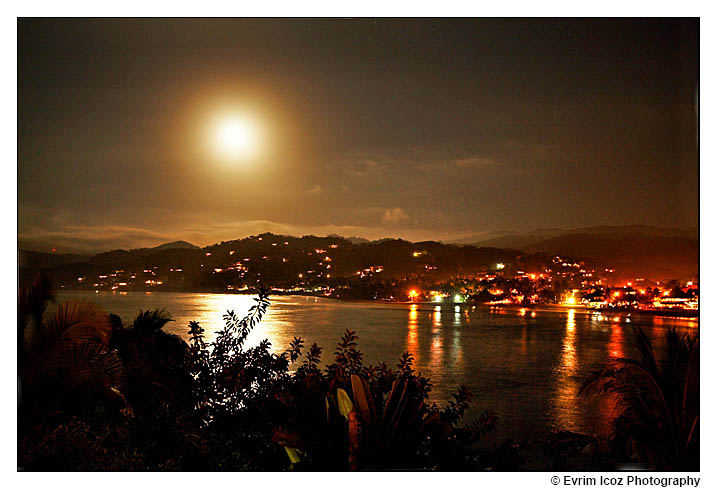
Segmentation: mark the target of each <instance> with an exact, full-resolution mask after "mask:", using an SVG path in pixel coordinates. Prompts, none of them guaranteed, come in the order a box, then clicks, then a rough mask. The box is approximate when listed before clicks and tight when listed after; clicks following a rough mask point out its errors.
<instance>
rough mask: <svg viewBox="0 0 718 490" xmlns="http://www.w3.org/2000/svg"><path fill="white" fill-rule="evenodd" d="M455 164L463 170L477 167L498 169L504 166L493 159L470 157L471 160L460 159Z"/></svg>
mask: <svg viewBox="0 0 718 490" xmlns="http://www.w3.org/2000/svg"><path fill="white" fill-rule="evenodd" d="M454 163H455V164H456V166H457V167H462V168H475V167H497V166H500V165H502V164H501V163H500V162H497V161H496V160H493V159H491V158H485V157H469V158H459V159H458V160H455V161H454Z"/></svg>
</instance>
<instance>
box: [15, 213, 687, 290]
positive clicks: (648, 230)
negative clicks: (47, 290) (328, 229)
mask: <svg viewBox="0 0 718 490" xmlns="http://www.w3.org/2000/svg"><path fill="white" fill-rule="evenodd" d="M501 233H506V234H501ZM478 236H481V237H482V238H483V240H481V241H476V242H473V243H466V240H471V239H473V238H474V237H466V238H464V239H462V240H458V241H455V242H454V243H453V244H443V243H439V242H430V241H427V242H415V243H412V242H407V241H405V240H400V239H391V238H385V239H381V240H374V241H369V240H365V239H363V238H357V237H350V238H343V237H340V236H338V235H330V236H327V237H315V236H313V235H306V236H304V237H301V238H298V237H292V236H283V235H272V234H269V233H265V234H262V235H256V236H253V237H246V238H243V239H238V240H232V241H228V242H222V243H221V244H214V245H209V246H207V247H202V248H200V247H197V246H196V245H193V244H191V243H189V242H186V241H175V242H170V243H165V244H162V245H159V246H156V247H152V248H140V249H132V250H121V249H118V250H111V251H107V252H102V253H99V254H95V255H89V254H87V255H79V254H57V253H52V254H49V253H42V252H32V251H25V250H20V251H19V253H18V259H19V266H20V268H21V271H24V274H25V275H27V274H32V273H34V272H37V271H40V270H47V269H57V268H62V269H64V270H67V271H68V272H69V271H70V270H73V272H72V274H74V273H75V272H77V273H78V276H79V275H82V274H85V273H86V272H87V273H89V272H90V271H91V270H94V269H98V270H99V269H102V270H104V269H107V268H115V269H123V268H127V267H130V266H132V267H139V266H141V265H142V264H153V265H159V266H166V267H178V264H183V265H182V267H189V266H190V264H194V266H196V267H200V266H201V265H202V264H205V266H208V267H209V266H210V265H212V266H213V267H214V266H216V267H218V268H223V267H226V266H227V264H225V263H224V262H217V263H214V262H215V261H214V258H213V257H212V256H213V255H214V254H215V253H217V252H220V251H221V252H220V253H221V254H222V255H225V256H227V255H228V254H229V251H230V249H234V250H236V252H237V254H238V255H239V254H242V255H243V256H244V255H247V254H249V255H247V256H250V255H251V256H253V257H255V260H257V259H256V258H257V257H259V258H262V257H263V256H264V255H266V253H265V252H262V253H261V254H260V253H259V252H258V249H257V247H258V246H259V244H260V243H261V240H260V238H262V237H264V239H265V240H268V241H271V242H273V243H276V242H278V243H277V245H279V244H283V243H284V242H285V241H286V240H289V242H291V244H292V246H291V247H289V249H288V250H287V252H288V253H290V254H291V255H289V257H290V262H289V263H286V264H281V263H280V264H277V265H276V267H273V268H272V270H271V274H272V275H273V276H275V277H279V275H281V273H282V272H281V271H282V270H288V269H287V267H288V265H289V264H293V263H296V262H297V261H298V260H299V257H300V256H303V257H304V259H302V261H304V260H305V259H307V256H306V255H302V254H306V253H307V251H311V250H314V249H315V248H321V249H326V248H328V247H329V245H331V244H332V243H339V244H343V246H341V249H342V250H352V252H351V254H355V255H356V256H355V257H353V258H350V257H347V258H346V260H345V263H347V264H352V265H351V270H342V269H343V268H341V266H340V264H338V263H334V264H335V265H336V266H339V267H338V268H333V270H332V274H334V275H339V274H343V273H355V272H356V271H357V270H360V269H362V268H364V267H368V266H371V265H376V264H381V265H383V266H384V267H385V269H386V270H387V272H391V271H392V270H395V271H396V273H401V274H406V273H410V272H412V271H413V268H412V267H410V266H409V264H408V263H406V262H407V257H411V255H412V253H413V251H415V250H419V251H421V250H424V249H426V250H428V251H431V252H432V255H433V256H434V259H433V260H435V261H436V265H444V266H449V270H456V271H461V267H462V264H465V265H467V266H469V265H470V264H471V267H474V266H477V264H478V262H476V259H477V257H479V256H480V257H481V260H480V262H481V263H484V264H486V263H488V262H490V260H496V261H499V260H509V261H510V260H513V257H516V256H517V254H521V253H525V254H540V253H543V254H547V255H550V256H553V255H561V256H566V257H572V258H576V259H579V260H584V259H585V260H589V261H591V262H592V263H594V264H604V265H605V266H606V267H611V268H614V269H616V277H622V278H626V279H630V278H636V277H643V276H645V277H652V278H664V279H669V278H670V279H674V278H675V279H692V278H695V277H697V275H698V259H699V256H698V251H699V250H698V230H697V229H695V228H686V229H681V228H659V227H652V226H643V225H636V226H597V227H589V228H576V229H570V230H564V229H559V228H553V229H540V230H534V231H532V232H527V233H511V232H494V233H491V234H484V235H478ZM296 247H300V248H301V249H302V250H303V251H300V250H298V249H297V248H296ZM260 248H262V247H260ZM461 248H467V250H464V251H461V250H460V249H461ZM468 249H473V250H468ZM268 250H274V249H273V248H271V249H268ZM397 250H401V252H400V253H397ZM207 253H209V255H206V254H207ZM252 254H253V255H252ZM297 254H298V255H297ZM351 254H350V255H351ZM447 254H448V255H447ZM209 257H212V258H211V259H210V258H209ZM458 257H462V258H461V259H460V260H459V259H458ZM489 257H490V260H489ZM442 262H443V264H442ZM355 267H356V268H355ZM75 269H76V271H75ZM290 269H291V267H290ZM309 269H311V267H309ZM303 270H305V271H306V270H307V269H306V268H305V269H303ZM83 271H85V272H83ZM352 271H353V272H352ZM268 272H269V271H265V274H268ZM300 272H301V270H300V269H297V271H296V273H300ZM80 273H82V274H80Z"/></svg>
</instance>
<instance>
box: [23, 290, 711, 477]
mask: <svg viewBox="0 0 718 490" xmlns="http://www.w3.org/2000/svg"><path fill="white" fill-rule="evenodd" d="M51 302H54V295H53V293H52V290H51V288H50V285H49V283H48V282H47V281H46V280H45V279H43V278H42V277H38V278H37V279H36V281H35V282H34V284H33V285H32V286H31V287H29V288H27V289H21V290H20V291H19V296H18V346H17V347H18V467H19V468H21V469H23V470H199V471H202V470H270V471H272V470H287V469H294V470H335V471H336V470H355V469H359V470H361V469H364V470H367V469H369V470H372V469H373V470H381V469H394V470H397V469H411V470H423V469H435V470H489V469H497V470H522V469H543V470H549V469H583V470H586V469H612V468H615V467H616V466H620V464H621V462H632V463H639V464H643V465H646V467H651V468H660V469H697V468H698V446H699V438H698V433H699V424H698V341H697V339H693V338H688V337H687V336H683V337H680V336H678V335H677V334H676V333H675V332H673V331H671V332H669V334H668V338H667V340H668V342H667V344H666V352H665V353H662V354H661V355H658V354H657V353H655V352H654V351H653V349H652V346H651V344H650V342H648V341H647V340H646V339H645V337H639V339H640V342H641V344H640V346H639V350H640V352H641V354H642V359H641V360H640V361H632V360H627V359H619V360H615V362H614V363H612V364H611V365H610V366H606V368H605V369H603V370H602V371H599V372H597V373H596V374H595V375H594V376H593V377H592V378H591V379H589V380H588V381H587V383H586V385H585V390H586V391H587V392H595V393H602V394H604V395H605V394H607V395H610V396H613V397H615V398H616V400H617V401H618V402H619V403H618V406H619V407H620V410H619V413H618V416H617V417H616V419H615V422H614V429H615V434H614V435H613V437H612V438H611V440H610V441H599V440H597V439H596V438H594V437H590V436H583V435H579V434H570V433H561V434H553V435H551V436H548V437H547V438H545V439H544V440H542V441H532V442H530V443H527V442H521V443H518V442H515V441H506V442H504V443H503V444H498V445H496V444H494V445H493V446H491V447H490V449H486V447H487V445H486V444H484V445H479V444H477V443H478V442H479V441H480V439H481V438H482V437H484V436H485V435H487V434H489V433H491V432H492V431H493V430H494V428H495V427H496V424H497V423H498V417H497V415H496V414H494V413H493V412H491V411H486V412H484V413H482V414H481V415H480V416H479V417H478V418H477V419H476V420H472V421H469V422H466V421H464V420H463V418H464V414H465V413H466V410H467V408H468V407H469V405H470V403H471V402H472V394H471V393H470V392H469V390H468V389H467V387H465V386H461V387H460V388H459V390H458V392H457V393H456V394H455V395H453V399H452V400H450V401H448V403H446V404H444V405H442V406H439V405H437V404H435V403H429V401H428V397H429V392H430V390H431V384H430V382H429V380H428V379H427V378H425V377H423V376H422V375H421V374H420V373H417V372H415V371H414V369H413V366H412V361H413V358H412V356H411V355H410V354H409V353H405V354H404V355H403V356H402V357H401V359H399V362H398V364H397V365H396V366H389V365H387V364H385V363H381V364H379V365H375V366H372V365H365V364H364V363H363V361H362V353H361V351H360V350H359V349H358V346H357V336H356V335H355V333H354V332H351V331H347V332H346V333H345V335H344V336H343V337H342V339H341V340H340V342H339V344H338V345H337V347H336V350H335V351H334V352H333V353H332V356H331V360H330V361H328V362H325V363H324V364H325V367H323V368H322V367H320V365H321V364H322V357H321V356H322V349H321V348H320V347H318V346H317V345H316V344H312V345H311V346H309V347H308V348H306V347H305V345H304V343H303V341H302V340H301V339H298V338H295V339H294V341H293V342H292V343H291V345H290V346H289V348H288V349H287V350H286V351H284V352H282V353H281V354H276V353H273V352H272V351H271V350H270V344H269V342H267V341H264V342H262V343H260V344H259V345H258V346H255V347H247V346H245V345H244V342H245V339H246V338H247V335H248V334H249V332H250V331H251V329H252V328H253V327H254V326H255V325H256V324H257V322H259V321H260V320H261V318H262V316H263V314H264V313H265V311H266V309H267V307H268V305H269V301H268V298H267V295H266V293H264V292H262V293H260V294H259V296H258V298H257V302H256V304H255V305H254V306H253V307H252V309H251V310H250V312H249V313H248V315H247V316H246V317H244V318H239V317H237V316H236V315H235V314H234V313H233V312H231V311H230V312H227V314H226V315H225V317H224V319H225V324H226V325H225V328H224V329H223V330H222V331H221V332H220V333H219V335H218V336H217V337H216V340H215V341H214V342H212V343H211V344H208V343H207V342H206V341H205V338H204V336H203V330H202V328H201V326H200V325H199V324H197V323H196V322H191V323H190V324H189V327H188V328H189V334H190V337H191V339H190V342H189V343H186V342H184V341H183V340H181V339H180V338H179V337H177V336H175V335H171V334H168V333H166V332H164V331H163V330H162V327H163V326H164V325H165V324H166V323H167V322H168V321H171V319H170V318H169V316H168V315H167V314H166V313H165V312H164V311H162V310H155V311H145V312H141V313H140V314H139V315H138V316H137V317H136V318H135V319H134V321H133V322H132V323H131V324H130V325H125V324H123V322H122V320H121V319H120V318H118V317H117V316H115V315H107V314H105V313H104V312H103V311H102V310H101V309H100V308H99V307H97V306H96V305H94V304H92V303H88V302H82V301H71V302H64V303H61V304H60V305H58V306H57V308H52V309H48V308H47V307H48V305H49V304H50V303H51Z"/></svg>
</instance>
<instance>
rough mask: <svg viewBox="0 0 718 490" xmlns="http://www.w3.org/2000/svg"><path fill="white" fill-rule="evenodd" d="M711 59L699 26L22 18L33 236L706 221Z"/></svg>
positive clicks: (54, 240)
mask: <svg viewBox="0 0 718 490" xmlns="http://www.w3.org/2000/svg"><path fill="white" fill-rule="evenodd" d="M698 54H699V48H698V21H697V20H660V19H651V20H611V19H592V20H550V19H536V20H525V19H505V20H490V19H463V20H451V19H442V20H367V19H360V20H288V19H275V20H248V19H245V20H242V19H237V20H229V19H223V20H168V19H155V20H134V19H126V20H124V19H107V20H97V19H94V20H93V19H87V20H52V19H45V20H31V19H26V20H20V21H19V22H18V228H19V229H18V234H19V236H18V238H19V242H20V246H21V247H22V248H31V249H36V250H44V251H48V250H50V249H51V248H57V249H58V251H89V250H93V251H95V250H103V249H110V248H130V247H140V246H152V245H158V244H160V243H163V242H167V241H171V240H188V241H190V242H193V243H195V244H197V245H208V244H211V243H215V242H219V241H222V240H231V239H236V238H241V237H244V236H247V235H251V234H257V233H262V232H266V231H271V232H276V233H286V234H292V235H304V234H317V235H326V234H329V233H338V234H341V235H344V236H352V235H354V236H362V237H366V238H370V239H376V238H381V237H389V236H391V237H402V238H406V239H409V240H420V239H435V240H452V239H456V238H461V237H465V236H470V235H479V234H481V233H486V232H492V231H497V230H513V231H530V230H534V229H539V228H551V227H561V228H574V227H584V226H594V225H627V224H647V225H656V226H678V227H695V226H698V197H697V192H698V156H697V143H698V142H697V136H696V121H697V119H696V118H697V115H696V112H697V104H696V102H697V97H698V95H697V90H698V86H697V83H698ZM228 108H231V109H232V110H239V111H241V112H242V114H244V115H245V116H246V117H247V118H248V119H249V120H250V121H251V124H252V126H253V128H254V131H255V134H258V135H259V137H258V141H259V143H258V144H257V150H256V153H255V154H253V155H252V156H251V157H247V158H242V159H238V160H236V161H227V160H226V159H222V158H219V157H218V155H217V152H216V151H212V148H211V147H210V143H209V141H210V140H211V137H210V136H208V128H209V127H211V126H212V121H213V120H214V119H213V118H216V116H217V115H218V114H222V113H223V112H226V111H227V110H228Z"/></svg>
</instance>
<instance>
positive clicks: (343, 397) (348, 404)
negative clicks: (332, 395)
mask: <svg viewBox="0 0 718 490" xmlns="http://www.w3.org/2000/svg"><path fill="white" fill-rule="evenodd" d="M337 405H338V406H339V407H338V408H339V413H340V414H341V415H342V417H344V418H345V419H347V420H349V412H351V411H352V410H353V409H354V404H353V403H352V401H351V399H350V398H349V395H347V392H346V391H344V389H343V388H337Z"/></svg>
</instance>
